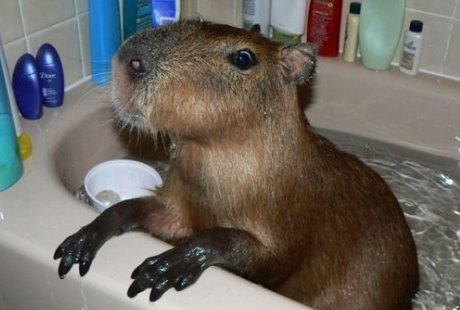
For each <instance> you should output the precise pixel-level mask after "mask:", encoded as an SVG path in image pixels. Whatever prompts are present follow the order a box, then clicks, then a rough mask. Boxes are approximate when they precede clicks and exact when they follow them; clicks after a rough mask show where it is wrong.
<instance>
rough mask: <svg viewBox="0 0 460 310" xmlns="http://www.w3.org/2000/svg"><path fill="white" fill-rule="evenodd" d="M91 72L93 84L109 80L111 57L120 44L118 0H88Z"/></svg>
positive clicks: (105, 82)
mask: <svg viewBox="0 0 460 310" xmlns="http://www.w3.org/2000/svg"><path fill="white" fill-rule="evenodd" d="M88 14H89V43H90V52H91V73H92V81H93V83H94V84H98V85H100V84H107V83H109V82H110V80H111V71H112V57H113V55H114V54H115V52H116V51H117V50H118V47H119V46H120V44H121V29H120V28H121V27H120V8H119V3H118V0H88Z"/></svg>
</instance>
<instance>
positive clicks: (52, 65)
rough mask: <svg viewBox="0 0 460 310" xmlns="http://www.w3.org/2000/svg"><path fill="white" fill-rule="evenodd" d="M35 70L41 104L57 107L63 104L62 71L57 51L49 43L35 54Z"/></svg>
mask: <svg viewBox="0 0 460 310" xmlns="http://www.w3.org/2000/svg"><path fill="white" fill-rule="evenodd" d="M36 61H37V69H38V76H39V77H40V91H41V93H42V98H43V104H44V105H45V106H47V107H58V106H60V105H62V103H63V102H64V70H63V68H62V63H61V58H60V57H59V54H58V52H57V50H56V49H55V48H54V46H52V45H51V44H49V43H45V44H43V45H42V46H41V47H40V48H39V49H38V52H37V57H36Z"/></svg>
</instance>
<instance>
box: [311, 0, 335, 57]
mask: <svg viewBox="0 0 460 310" xmlns="http://www.w3.org/2000/svg"><path fill="white" fill-rule="evenodd" d="M339 24H340V8H339V7H335V6H334V1H331V0H314V1H313V0H312V2H311V4H310V14H309V17H308V31H307V41H309V42H313V43H315V44H316V45H318V48H319V51H318V53H319V55H322V56H337V54H338V51H339V46H338V45H339V26H340V25H339Z"/></svg>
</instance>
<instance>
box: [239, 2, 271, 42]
mask: <svg viewBox="0 0 460 310" xmlns="http://www.w3.org/2000/svg"><path fill="white" fill-rule="evenodd" d="M270 9H271V1H270V0H244V1H243V23H244V29H246V30H250V29H251V28H252V26H254V25H256V24H258V25H259V26H260V32H261V33H262V34H263V35H264V36H266V37H268V35H269V25H270Z"/></svg>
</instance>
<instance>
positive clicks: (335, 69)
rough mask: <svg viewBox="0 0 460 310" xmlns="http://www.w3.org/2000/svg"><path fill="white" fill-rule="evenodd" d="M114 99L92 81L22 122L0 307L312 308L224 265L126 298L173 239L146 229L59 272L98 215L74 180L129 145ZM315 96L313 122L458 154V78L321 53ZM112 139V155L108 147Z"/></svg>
mask: <svg viewBox="0 0 460 310" xmlns="http://www.w3.org/2000/svg"><path fill="white" fill-rule="evenodd" d="M108 98H109V96H108V94H107V93H104V92H103V91H101V90H92V89H91V86H90V85H88V84H85V85H82V86H80V87H78V88H76V89H73V90H71V91H70V92H68V94H67V96H66V100H65V104H64V106H63V107H61V108H57V109H45V115H44V117H43V118H42V119H41V120H39V121H27V122H26V121H25V122H24V130H25V131H26V132H28V133H29V134H30V135H31V136H32V140H33V146H34V151H33V154H32V157H31V158H30V159H28V160H27V161H26V162H25V174H24V176H23V177H22V178H21V180H20V181H19V182H18V183H17V184H15V185H14V186H13V187H12V188H10V189H8V190H6V191H4V192H1V193H0V309H1V310H6V309H7V310H23V309H34V310H36V309H46V310H49V309H58V310H61V309H168V310H169V309H200V310H205V309H264V310H266V309H268V310H269V309H306V307H304V306H302V305H299V304H297V303H295V302H293V301H291V300H288V299H286V298H283V297H281V296H279V295H277V294H274V293H272V292H269V291H267V290H265V289H263V288H261V287H260V286H257V285H254V284H252V283H249V282H247V281H245V280H242V279H240V278H238V277H236V276H233V275H231V274H229V273H227V272H225V271H222V270H220V269H218V268H211V269H210V270H207V271H206V272H205V273H204V275H203V276H202V277H201V278H200V280H199V281H198V283H197V284H195V285H193V286H192V287H190V288H188V289H186V290H185V291H183V292H180V293H177V292H175V291H172V290H171V291H168V292H167V293H166V294H165V296H164V297H163V298H161V299H160V301H158V302H156V303H155V304H154V305H153V304H152V303H150V302H148V293H146V292H144V293H142V294H140V295H139V296H137V297H136V298H134V299H129V298H128V297H127V296H126V290H127V288H128V286H129V285H130V283H131V281H130V279H129V276H130V274H131V272H132V270H133V268H134V267H136V266H137V265H138V264H139V263H140V262H142V261H143V260H144V259H145V258H146V257H149V256H152V255H155V254H157V253H160V252H162V251H164V250H165V249H167V247H168V245H166V244H164V243H162V242H160V241H157V240H155V239H154V238H151V237H148V236H146V235H143V234H140V233H130V234H126V235H123V236H121V237H117V238H114V239H111V240H110V241H109V242H108V243H107V244H106V245H104V247H103V248H102V249H101V250H100V252H99V253H98V255H97V256H96V259H95V261H94V263H93V266H92V268H91V270H90V272H89V273H88V275H87V276H85V277H84V278H80V276H79V275H78V273H77V269H76V268H73V270H72V271H71V272H70V274H69V275H68V276H67V278H66V279H65V280H61V279H59V277H58V276H57V265H58V263H57V261H54V260H53V259H52V255H53V253H54V250H55V248H56V246H57V245H58V244H59V243H60V242H61V241H62V240H63V238H65V237H67V236H68V235H69V234H71V233H73V232H75V231H76V230H77V229H79V228H80V227H81V226H82V225H85V224H86V223H88V222H89V221H91V220H92V219H93V218H94V217H95V216H97V213H96V211H94V210H92V209H90V208H89V207H87V206H86V205H84V204H83V203H81V202H80V201H77V200H76V199H75V198H74V196H73V194H72V193H71V191H69V190H68V188H70V189H72V188H75V187H77V186H78V185H79V180H80V177H81V180H83V175H84V174H85V173H86V171H87V169H88V168H89V167H90V166H91V165H93V164H95V163H97V161H100V160H105V159H110V158H109V157H111V156H123V154H124V152H125V150H124V149H123V147H122V146H121V145H120V144H119V143H118V142H117V141H116V139H115V138H114V136H113V132H112V129H110V124H109V123H108V122H107V121H108V120H109V117H110V115H109V114H110V112H109V108H108V105H109V99H108ZM313 99H314V103H313V104H312V105H311V106H310V107H309V108H308V109H307V115H308V117H309V119H310V121H311V123H312V124H313V125H315V126H319V127H324V128H330V129H336V130H340V131H345V132H350V133H355V134H359V135H364V136H370V137H374V138H377V139H382V140H386V141H390V142H393V143H396V144H400V145H405V146H409V147H412V148H416V149H419V150H424V151H426V152H429V153H434V154H438V155H444V156H448V157H451V158H454V159H457V160H458V159H460V153H459V148H460V145H459V144H460V121H459V120H458V118H459V117H460V83H458V82H452V81H447V80H444V79H438V78H436V77H431V76H422V75H419V76H416V77H409V76H404V75H402V74H400V73H399V71H397V70H396V69H393V70H390V71H387V72H378V73H377V72H371V71H368V70H366V69H364V68H362V67H361V66H359V65H350V64H346V63H343V62H342V61H340V60H329V59H324V58H321V59H320V60H319V68H318V77H317V80H316V82H315V84H314V93H313ZM85 122H86V123H85ZM94 132H97V133H98V135H97V136H96V135H94V134H92V133H94ZM101 136H102V137H103V138H101ZM66 141H67V142H66ZM70 141H71V142H70ZM81 145H87V146H88V147H86V148H82V147H81ZM91 145H94V146H91ZM107 145H109V146H110V147H111V148H112V152H111V153H110V154H105V153H104V152H105V151H104V150H105V149H107ZM76 146H79V147H76ZM82 159H84V160H82ZM63 167H64V168H63ZM67 169H68V171H67ZM69 171H73V172H72V173H71V172H69ZM68 174H72V175H71V176H70V175H68ZM63 179H64V180H63ZM63 181H64V182H63Z"/></svg>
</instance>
